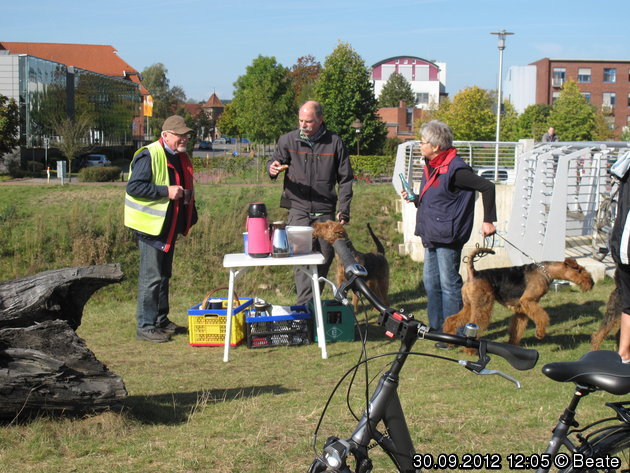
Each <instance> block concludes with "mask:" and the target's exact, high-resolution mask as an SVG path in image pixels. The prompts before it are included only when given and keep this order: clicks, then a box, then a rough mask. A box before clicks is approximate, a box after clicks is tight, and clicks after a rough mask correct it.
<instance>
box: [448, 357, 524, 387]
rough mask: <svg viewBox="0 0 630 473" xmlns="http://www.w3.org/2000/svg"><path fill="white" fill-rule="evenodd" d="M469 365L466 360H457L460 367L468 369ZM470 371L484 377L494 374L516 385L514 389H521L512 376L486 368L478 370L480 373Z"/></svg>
mask: <svg viewBox="0 0 630 473" xmlns="http://www.w3.org/2000/svg"><path fill="white" fill-rule="evenodd" d="M469 363H470V362H469V361H466V360H459V364H460V365H462V366H464V367H466V368H468V366H467V365H468V364H469ZM469 369H470V368H469ZM470 371H472V372H473V373H475V374H483V375H486V374H496V375H499V376H501V377H502V378H505V379H507V380H508V381H512V382H513V383H514V384H515V385H516V389H520V388H521V383H520V381H519V380H518V379H516V378H513V377H512V376H510V375H507V374H505V373H503V372H502V371H499V370H489V369H487V368H484V369H482V370H480V371H477V370H474V369H471V370H470Z"/></svg>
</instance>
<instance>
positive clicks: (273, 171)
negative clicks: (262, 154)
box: [269, 160, 289, 177]
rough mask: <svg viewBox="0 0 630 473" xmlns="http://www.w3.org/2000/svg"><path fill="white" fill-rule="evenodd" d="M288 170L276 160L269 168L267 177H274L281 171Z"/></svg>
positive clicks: (285, 165)
mask: <svg viewBox="0 0 630 473" xmlns="http://www.w3.org/2000/svg"><path fill="white" fill-rule="evenodd" d="M288 168H289V165H288V164H282V163H281V162H280V161H278V160H276V161H274V162H273V163H271V165H270V166H269V175H270V176H271V177H275V176H277V175H278V174H279V173H281V172H282V171H286V170H287V169H288Z"/></svg>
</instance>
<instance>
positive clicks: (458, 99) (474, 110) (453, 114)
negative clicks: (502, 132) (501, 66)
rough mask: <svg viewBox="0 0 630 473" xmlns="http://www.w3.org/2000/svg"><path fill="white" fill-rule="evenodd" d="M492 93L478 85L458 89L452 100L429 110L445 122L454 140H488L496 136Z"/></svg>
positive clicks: (433, 115) (436, 117)
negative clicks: (451, 131)
mask: <svg viewBox="0 0 630 473" xmlns="http://www.w3.org/2000/svg"><path fill="white" fill-rule="evenodd" d="M493 103H494V102H493V94H492V93H490V92H489V91H487V90H485V89H482V88H480V87H477V86H474V87H467V88H465V89H463V90H461V91H459V92H458V93H457V94H456V95H455V97H453V100H452V101H445V102H444V103H442V104H440V106H439V108H438V109H437V110H434V111H432V112H431V115H432V117H433V118H435V119H437V120H441V121H443V122H445V123H447V124H448V125H449V126H450V127H451V129H452V130H453V135H454V138H455V139H456V140H462V141H488V140H494V139H495V138H496V115H495V113H494V112H493V110H492V106H493Z"/></svg>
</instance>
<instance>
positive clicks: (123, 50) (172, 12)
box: [0, 0, 630, 100]
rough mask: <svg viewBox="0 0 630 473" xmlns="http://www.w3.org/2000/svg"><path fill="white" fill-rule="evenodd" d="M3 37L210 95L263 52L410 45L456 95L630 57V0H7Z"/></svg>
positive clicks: (366, 54)
mask: <svg viewBox="0 0 630 473" xmlns="http://www.w3.org/2000/svg"><path fill="white" fill-rule="evenodd" d="M0 11H1V12H2V17H3V21H2V26H1V27H0V40H2V41H27V42H50V43H85V44H109V45H112V46H114V47H115V48H116V49H117V50H118V53H119V55H120V56H121V57H122V58H123V59H124V60H125V61H126V62H128V63H129V64H130V65H131V66H133V67H135V68H136V69H138V70H139V71H142V70H143V69H144V68H145V67H148V66H150V65H152V64H154V63H157V62H161V63H163V64H164V65H165V66H166V68H167V69H168V71H169V73H168V77H169V79H170V83H171V86H174V85H179V86H181V87H182V88H183V89H184V91H185V92H186V95H187V96H188V97H189V98H192V99H195V100H206V99H207V98H208V97H209V96H210V94H211V93H212V92H213V91H214V92H216V93H217V95H218V96H219V98H222V99H227V98H231V97H232V92H233V83H234V81H235V80H236V79H237V78H238V77H239V76H240V75H242V74H244V72H245V69H246V67H247V66H248V65H250V64H251V63H252V61H253V59H255V58H256V57H257V56H258V55H263V56H274V57H275V58H276V60H277V61H278V62H279V63H280V64H282V65H284V66H286V67H291V66H292V65H293V64H295V62H296V61H297V58H298V57H300V56H305V55H307V54H311V55H313V56H315V58H316V59H317V60H318V61H320V62H321V63H322V64H323V63H324V61H325V60H326V57H327V56H328V55H330V53H332V51H333V50H334V49H335V47H336V46H337V44H338V42H339V41H342V42H345V43H349V44H350V45H351V46H352V47H353V48H354V50H355V51H356V52H357V53H358V54H359V55H360V56H361V57H362V58H363V60H364V61H365V64H366V66H371V65H372V64H374V63H376V62H378V61H380V60H382V59H386V58H389V57H392V56H400V55H411V56H418V57H421V58H424V59H428V60H434V61H437V62H445V63H446V65H447V66H446V67H447V84H446V86H447V91H448V92H449V94H450V95H451V96H453V95H454V94H455V93H457V92H458V91H459V90H461V89H463V88H464V87H467V86H472V85H478V86H480V87H483V88H487V89H492V88H496V86H497V79H498V70H499V51H498V48H497V38H496V36H494V35H491V34H490V33H491V32H493V31H499V30H501V29H505V30H506V31H510V32H514V33H515V34H514V35H513V36H509V37H508V38H507V46H506V49H505V51H504V56H503V71H504V77H505V73H506V71H507V69H508V68H509V67H510V66H513V65H525V64H529V63H530V62H533V61H536V60H538V59H541V58H544V57H550V58H564V59H575V58H587V59H623V60H630V26H629V18H630V15H629V13H630V0H606V1H602V2H595V1H585V0H529V1H521V0H503V1H497V0H382V1H379V2H377V1H373V0H319V1H316V2H315V1H310V2H309V1H306V2H302V3H299V2H296V1H286V0H231V1H203V0H168V1H167V0H152V1H145V0H125V1H122V0H109V1H105V2H103V1H98V2H96V1H93V0H83V1H81V2H78V1H76V0H22V1H9V0H1V2H0Z"/></svg>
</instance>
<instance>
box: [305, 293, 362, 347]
mask: <svg viewBox="0 0 630 473" xmlns="http://www.w3.org/2000/svg"><path fill="white" fill-rule="evenodd" d="M308 308H309V312H310V313H311V314H313V319H315V308H314V304H313V301H312V300H311V301H310V302H309V303H308ZM322 315H323V318H324V333H325V334H326V343H328V342H353V341H354V340H355V329H354V325H355V323H354V310H353V308H352V306H351V305H350V306H345V305H343V304H341V303H339V302H337V301H335V300H331V301H322ZM315 341H318V339H317V331H315Z"/></svg>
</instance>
